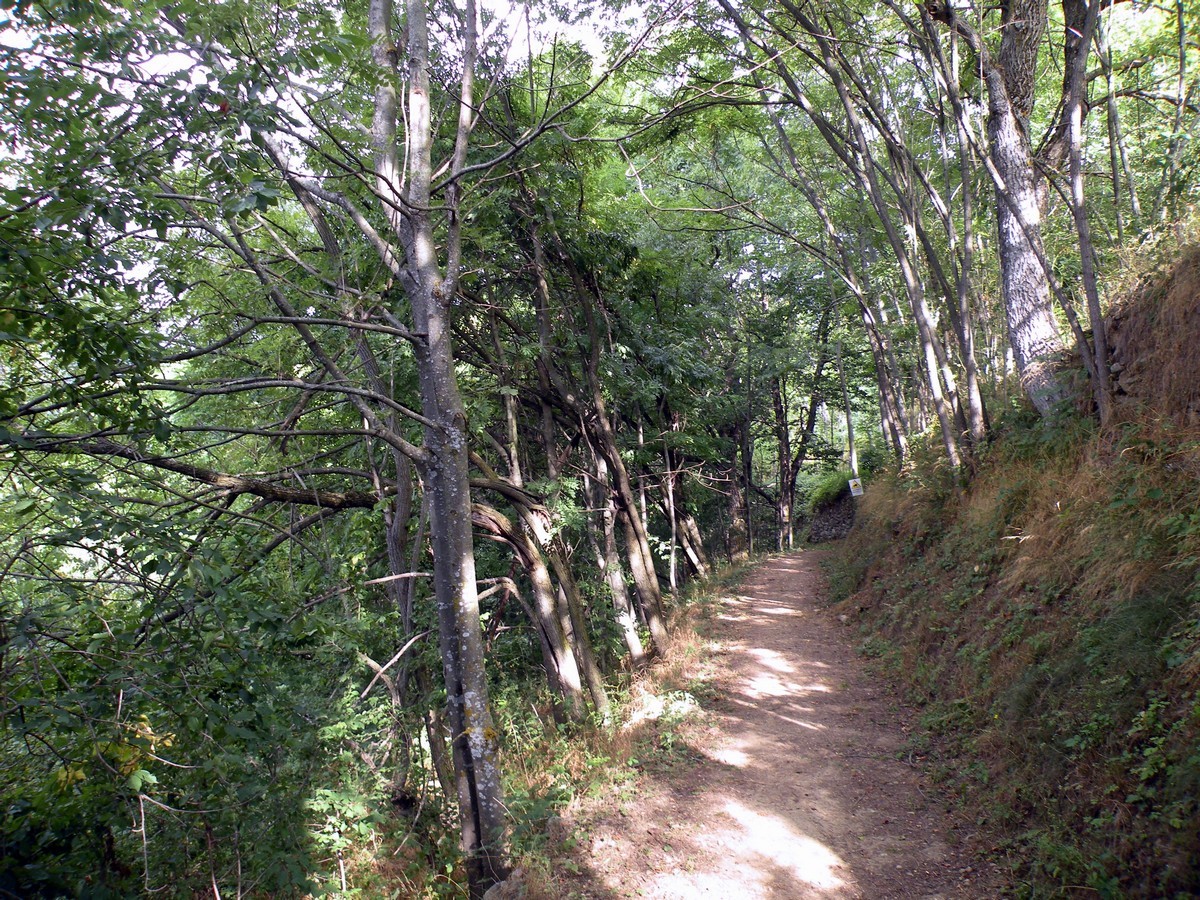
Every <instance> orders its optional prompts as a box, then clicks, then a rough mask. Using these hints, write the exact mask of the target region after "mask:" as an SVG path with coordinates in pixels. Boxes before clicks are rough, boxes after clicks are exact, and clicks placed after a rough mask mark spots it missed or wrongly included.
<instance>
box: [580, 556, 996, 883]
mask: <svg viewBox="0 0 1200 900" xmlns="http://www.w3.org/2000/svg"><path fill="white" fill-rule="evenodd" d="M819 559H820V553H819V552H817V551H804V552H799V553H794V554H790V555H787V556H783V557H779V558H775V559H772V560H770V561H768V562H766V563H764V564H763V565H761V566H759V567H758V568H757V569H755V570H754V571H753V572H751V573H750V574H749V575H748V576H747V578H746V579H745V581H744V582H743V583H742V584H741V585H740V586H737V587H734V588H732V589H731V591H730V592H729V593H728V594H726V595H725V597H724V599H723V600H722V605H721V608H720V611H719V612H718V614H717V623H716V627H715V629H714V632H715V633H714V634H713V635H712V639H713V646H714V648H715V654H714V656H715V658H714V659H713V660H712V663H713V669H712V671H711V675H712V677H713V679H714V680H713V681H712V683H711V684H710V685H709V687H708V689H707V690H706V692H705V693H706V695H707V696H710V697H712V698H713V699H712V700H711V701H709V702H706V703H705V704H704V705H705V707H706V709H707V713H706V714H704V715H701V716H698V717H697V721H696V723H695V724H692V725H689V726H685V727H684V728H682V729H681V730H680V732H679V734H678V735H677V738H676V740H677V741H678V742H679V743H678V745H677V746H676V747H675V748H674V749H676V750H678V751H679V752H678V753H677V754H675V756H676V758H677V759H678V761H677V762H674V763H672V764H671V765H669V766H664V767H661V768H660V769H657V770H652V771H647V772H645V773H644V774H643V775H642V776H641V777H640V778H639V780H638V782H637V783H636V785H635V786H633V787H632V789H629V786H626V790H625V792H624V794H623V795H621V796H620V797H619V798H608V799H607V802H602V803H596V804H594V805H593V806H592V807H591V808H589V807H588V806H586V805H585V806H584V807H583V808H582V809H581V810H580V811H579V812H578V817H577V819H576V820H573V821H571V822H570V823H569V825H570V827H572V828H574V830H575V837H576V840H578V842H579V843H578V847H577V849H576V850H575V851H574V855H573V861H574V865H575V866H577V867H578V869H579V873H578V875H577V876H575V877H573V878H571V879H570V880H569V881H567V882H566V886H567V887H569V889H570V891H572V892H573V893H572V894H571V895H572V896H576V897H586V898H599V900H607V898H621V897H654V898H693V897H713V898H730V900H735V898H736V900H740V898H837V900H843V898H864V900H877V898H897V900H913V898H927V900H933V898H945V900H950V898H956V900H957V898H991V897H998V896H1000V895H1001V894H1002V885H1003V882H1002V880H1001V878H1000V872H999V869H998V867H997V866H995V865H993V864H991V863H988V862H981V859H982V857H981V856H979V854H978V851H979V849H980V848H979V847H978V846H976V843H977V842H976V840H975V838H974V835H973V833H972V832H971V830H970V829H969V828H968V827H967V826H966V825H965V824H964V822H963V821H962V820H961V818H958V817H955V816H954V815H953V814H952V813H951V812H950V811H949V810H948V804H947V803H946V802H945V800H943V799H942V798H940V797H939V795H938V791H937V789H936V788H934V787H933V786H931V784H930V782H929V781H928V779H926V778H925V777H923V776H922V774H921V772H920V770H919V769H918V768H916V767H915V766H914V765H913V764H911V763H910V762H909V761H908V760H907V759H902V758H898V757H901V756H903V750H904V748H905V747H906V745H907V743H908V740H909V736H910V731H911V727H912V720H913V718H914V717H913V716H912V714H911V711H905V710H904V709H902V707H901V704H900V702H899V698H898V694H897V693H896V692H895V691H894V690H893V689H892V687H891V686H890V685H888V684H886V683H883V682H882V681H881V680H880V679H879V678H878V677H877V676H873V675H870V674H868V673H867V672H865V670H864V664H863V661H862V660H861V659H860V658H859V657H858V656H857V655H856V654H855V652H854V650H853V649H852V646H851V642H852V635H851V634H850V633H849V632H848V630H847V629H845V628H844V627H842V626H840V625H839V624H838V623H837V622H836V621H835V620H834V619H833V617H832V616H831V615H830V614H829V613H828V612H827V611H826V610H824V609H823V606H822V603H821V597H822V592H823V591H824V580H823V577H822V573H821V570H820V567H819ZM564 896H566V895H565V894H564Z"/></svg>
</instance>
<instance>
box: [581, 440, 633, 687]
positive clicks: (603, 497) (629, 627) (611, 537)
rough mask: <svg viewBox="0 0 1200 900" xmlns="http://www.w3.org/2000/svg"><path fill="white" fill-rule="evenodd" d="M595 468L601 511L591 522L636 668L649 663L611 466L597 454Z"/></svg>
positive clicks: (596, 500)
mask: <svg viewBox="0 0 1200 900" xmlns="http://www.w3.org/2000/svg"><path fill="white" fill-rule="evenodd" d="M595 467H596V474H595V478H593V479H590V480H591V483H592V495H591V496H592V499H591V502H592V507H593V508H594V509H596V510H597V513H596V515H595V516H594V517H593V518H590V519H589V520H588V522H589V525H590V526H591V527H592V529H593V530H594V531H595V532H598V539H597V540H596V558H597V562H598V563H599V566H600V571H601V572H602V573H603V574H604V580H605V582H606V583H607V584H608V590H609V595H610V596H611V598H612V605H613V612H614V614H615V616H616V621H617V627H618V628H619V629H620V631H621V637H622V638H623V639H624V641H625V646H626V647H627V648H628V650H629V662H630V664H631V665H632V666H633V668H634V670H635V671H636V670H637V669H640V668H642V667H643V666H644V665H645V663H646V651H645V648H644V647H643V646H642V638H641V635H640V634H638V628H637V617H636V616H635V615H634V612H633V606H632V605H631V604H630V602H629V588H628V585H627V584H626V583H625V572H624V570H623V569H622V567H621V556H620V554H619V553H618V552H617V532H616V521H617V510H616V507H615V506H614V505H613V500H612V489H611V487H610V486H609V484H608V467H607V465H606V464H605V462H604V457H602V456H599V455H597V456H596V457H595Z"/></svg>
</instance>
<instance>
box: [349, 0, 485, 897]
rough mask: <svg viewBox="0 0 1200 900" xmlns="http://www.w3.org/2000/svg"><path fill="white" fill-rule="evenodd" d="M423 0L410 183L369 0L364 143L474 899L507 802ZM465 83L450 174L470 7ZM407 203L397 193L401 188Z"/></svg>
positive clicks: (467, 93)
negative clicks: (389, 293) (383, 245)
mask: <svg viewBox="0 0 1200 900" xmlns="http://www.w3.org/2000/svg"><path fill="white" fill-rule="evenodd" d="M426 15H427V12H426V6H425V2H424V0H407V16H406V19H407V22H406V27H407V31H408V53H407V62H408V73H407V74H408V95H407V104H406V110H405V119H406V126H407V130H406V134H405V137H406V139H407V142H408V144H407V153H406V160H405V162H406V166H407V174H406V177H401V175H402V173H401V166H400V162H399V160H398V158H397V155H396V123H397V119H398V97H397V92H396V90H395V87H394V82H393V79H394V77H395V69H396V66H397V54H396V50H395V41H394V40H393V37H392V32H391V28H392V19H393V11H392V6H391V2H390V0H371V5H370V9H369V13H368V26H369V31H370V35H371V39H372V43H373V50H372V52H373V56H374V61H375V63H376V65H377V67H378V68H379V74H380V81H379V87H378V88H377V90H376V96H375V117H374V120H373V123H372V137H373V140H374V144H375V154H376V187H377V189H378V191H379V192H380V194H381V196H382V197H384V198H386V199H387V200H388V201H389V204H388V206H387V210H386V212H387V214H388V216H389V218H390V220H391V222H392V226H393V229H394V231H395V233H396V236H397V237H398V238H399V239H400V242H401V244H402V246H403V247H404V250H405V260H404V273H403V274H404V277H403V278H402V282H403V284H404V287H405V289H406V293H407V294H408V298H409V302H410V304H411V307H412V315H413V326H414V328H413V330H414V331H415V332H416V333H417V334H420V335H423V336H424V337H423V341H422V342H420V343H419V344H417V345H416V359H417V371H418V383H419V392H420V397H421V410H422V414H423V415H424V417H425V420H426V421H427V422H428V425H426V427H425V435H424V437H425V450H426V454H427V455H426V458H425V460H424V463H423V466H422V468H423V473H422V474H423V475H424V481H425V490H426V496H427V497H428V500H429V519H430V537H431V543H432V546H433V575H434V577H433V581H434V594H435V597H436V601H437V613H438V635H439V646H440V648H441V656H442V668H443V672H444V675H445V681H446V694H447V712H448V718H449V725H450V729H451V733H452V734H453V736H454V737H453V749H454V760H455V770H456V771H455V781H456V785H457V794H458V805H459V813H460V822H461V828H462V848H463V852H464V853H465V854H466V865H467V878H468V883H469V888H470V892H471V895H472V897H482V896H483V893H484V891H486V890H487V888H488V887H490V886H491V885H492V884H494V883H496V882H497V881H498V880H500V879H502V878H503V877H504V875H505V872H506V867H505V863H504V832H505V819H504V809H505V807H504V799H503V789H502V786H501V779H500V768H499V762H498V750H499V747H498V735H497V732H496V729H495V727H494V726H493V724H492V719H491V711H490V709H489V704H488V686H487V676H486V671H485V663H484V645H483V631H482V628H481V626H480V621H479V598H478V591H477V587H476V579H475V555H474V544H473V540H472V532H471V492H470V473H469V468H468V457H467V453H468V441H469V433H468V429H467V420H466V414H465V412H464V410H463V404H462V397H461V395H460V393H459V389H458V381H457V376H456V373H455V366H454V351H453V347H452V345H451V327H450V301H451V299H452V298H453V296H454V294H455V291H456V285H457V278H458V269H459V266H458V260H459V242H458V232H457V219H456V216H455V210H456V206H457V189H456V188H455V189H452V190H451V191H450V193H449V194H448V195H447V197H446V200H445V205H446V207H447V209H448V211H449V212H450V215H451V221H450V225H451V233H450V237H449V244H448V247H447V254H448V255H447V269H446V271H447V273H448V274H447V275H446V276H443V274H442V269H441V267H440V264H439V261H438V259H437V255H436V250H435V248H436V246H437V242H436V240H435V235H434V227H433V223H432V221H431V219H430V211H431V209H432V208H433V204H432V202H431V201H432V192H431V185H432V179H433V164H432V151H433V133H432V128H433V126H432V111H431V109H430V76H429V69H430V57H429V33H428V23H427V19H426ZM462 21H463V29H462V39H463V48H464V49H463V74H462V82H461V89H462V93H461V97H460V103H459V109H458V113H459V115H458V132H457V135H456V139H455V148H454V159H453V163H452V165H453V167H454V168H455V170H458V169H461V168H462V167H463V166H465V163H466V154H467V146H468V141H469V138H470V132H471V127H472V124H473V121H474V115H475V112H474V100H473V81H472V78H473V72H474V67H475V55H476V22H475V2H474V0H466V6H465V11H464V17H463V20H462ZM402 184H403V185H404V191H405V193H404V196H403V197H401V196H398V193H397V192H398V190H399V188H400V185H402Z"/></svg>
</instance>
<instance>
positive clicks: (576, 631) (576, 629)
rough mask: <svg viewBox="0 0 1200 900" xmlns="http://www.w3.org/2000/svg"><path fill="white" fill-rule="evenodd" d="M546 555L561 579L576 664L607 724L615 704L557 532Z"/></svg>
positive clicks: (563, 601)
mask: <svg viewBox="0 0 1200 900" xmlns="http://www.w3.org/2000/svg"><path fill="white" fill-rule="evenodd" d="M547 557H548V558H549V560H550V566H551V568H552V569H553V570H554V574H555V577H556V578H557V579H558V588H559V591H560V592H561V597H560V600H561V601H562V603H563V605H564V606H565V608H566V610H567V613H568V614H569V616H570V625H571V631H572V633H573V637H574V639H573V641H572V643H571V646H572V649H573V651H574V653H575V661H576V664H577V666H578V668H579V670H580V671H581V672H582V673H583V678H584V681H585V682H586V684H587V687H588V694H589V695H590V696H591V698H592V705H593V706H594V707H595V709H596V713H597V714H598V715H599V716H600V719H601V721H603V722H605V723H608V722H609V721H611V719H612V706H611V704H610V703H609V699H608V691H607V689H606V688H605V687H604V675H603V674H602V673H601V672H600V666H599V664H598V663H597V662H596V651H595V650H594V649H593V647H592V638H591V635H590V634H589V633H588V627H587V625H588V623H587V613H586V612H585V611H584V608H583V598H582V597H581V596H580V594H579V585H578V584H576V582H575V574H574V572H572V571H571V563H570V559H569V558H568V556H567V553H566V548H565V547H563V545H562V540H561V538H559V537H558V536H557V535H556V536H555V537H554V538H553V539H552V540H551V542H550V546H549V547H548V548H547Z"/></svg>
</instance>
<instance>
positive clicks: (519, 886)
mask: <svg viewBox="0 0 1200 900" xmlns="http://www.w3.org/2000/svg"><path fill="white" fill-rule="evenodd" d="M528 893H529V891H528V889H527V888H526V886H525V870H524V869H521V868H516V869H513V870H512V874H511V875H509V876H508V878H506V879H505V880H504V881H501V882H500V883H499V884H493V885H492V886H491V887H490V888H488V889H487V890H486V891H484V894H483V900H525V897H526V895H527V894H528Z"/></svg>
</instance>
